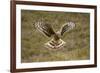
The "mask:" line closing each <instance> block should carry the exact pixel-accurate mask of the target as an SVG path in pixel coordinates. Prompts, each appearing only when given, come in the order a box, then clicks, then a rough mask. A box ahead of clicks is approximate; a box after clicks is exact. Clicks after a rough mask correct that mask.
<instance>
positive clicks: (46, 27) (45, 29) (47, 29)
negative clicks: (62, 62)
mask: <svg viewBox="0 0 100 73" xmlns="http://www.w3.org/2000/svg"><path fill="white" fill-rule="evenodd" d="M35 27H36V28H37V29H38V30H39V31H40V32H42V33H44V34H45V35H46V36H48V37H51V36H52V35H54V34H55V32H54V30H53V28H52V27H51V25H50V24H48V23H44V22H43V21H38V22H36V23H35Z"/></svg>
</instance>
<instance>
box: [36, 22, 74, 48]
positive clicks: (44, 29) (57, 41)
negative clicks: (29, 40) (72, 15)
mask: <svg viewBox="0 0 100 73" xmlns="http://www.w3.org/2000/svg"><path fill="white" fill-rule="evenodd" d="M35 27H36V29H37V30H38V31H40V32H41V33H43V34H45V35H46V36H48V37H52V39H51V40H50V41H48V42H47V43H45V46H46V47H48V48H52V49H57V48H61V47H63V46H64V45H65V43H66V42H64V41H63V40H62V39H61V37H62V36H63V35H64V33H65V32H68V31H70V30H72V29H73V28H74V27H75V23H74V22H66V23H65V24H63V25H62V27H61V29H60V30H59V31H57V32H55V31H54V30H53V28H52V26H51V24H49V23H46V22H44V21H41V20H39V21H37V22H35Z"/></svg>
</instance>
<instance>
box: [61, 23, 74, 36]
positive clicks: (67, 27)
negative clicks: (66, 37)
mask: <svg viewBox="0 0 100 73" xmlns="http://www.w3.org/2000/svg"><path fill="white" fill-rule="evenodd" d="M74 27H75V23H74V22H68V23H65V24H64V25H63V26H62V27H61V30H60V34H61V35H63V34H64V32H68V31H69V30H71V29H73V28H74Z"/></svg>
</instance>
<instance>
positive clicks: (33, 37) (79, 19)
mask: <svg viewBox="0 0 100 73" xmlns="http://www.w3.org/2000/svg"><path fill="white" fill-rule="evenodd" d="M41 18H43V19H44V21H45V22H46V23H49V24H51V25H52V27H53V29H54V31H58V30H60V28H61V26H62V25H63V24H65V23H66V22H69V21H72V22H74V23H75V24H76V27H75V28H74V29H73V30H71V31H69V32H65V33H64V36H62V37H61V38H62V39H63V40H64V41H65V42H66V45H65V46H64V48H62V49H59V50H49V49H47V48H45V47H44V44H45V43H46V42H48V41H49V40H51V39H52V38H49V37H46V36H45V35H43V34H42V33H40V32H39V31H38V30H37V29H36V28H35V27H34V23H35V22H37V20H39V19H41ZM89 25H90V14H89V13H72V12H52V11H51V12H49V11H34V10H21V62H25V63H26V62H45V61H68V60H86V59H89V57H90V45H89V44H90V42H89V41H90V31H89V30H90V27H89Z"/></svg>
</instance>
